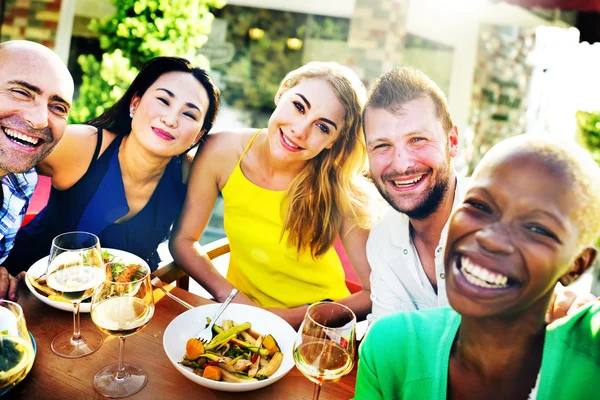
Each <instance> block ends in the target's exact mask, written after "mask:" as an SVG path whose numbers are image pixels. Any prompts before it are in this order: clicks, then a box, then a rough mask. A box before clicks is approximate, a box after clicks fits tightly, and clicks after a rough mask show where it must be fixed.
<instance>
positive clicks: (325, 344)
mask: <svg viewBox="0 0 600 400" xmlns="http://www.w3.org/2000/svg"><path fill="white" fill-rule="evenodd" d="M355 327H356V316H355V315H354V313H353V312H352V310H350V309H349V308H348V307H346V306H344V305H341V304H339V303H334V302H320V303H315V304H311V305H310V306H309V307H308V309H307V310H306V315H305V316H304V321H303V322H302V325H300V329H299V330H298V336H297V337H296V341H295V343H294V363H295V364H296V367H297V368H298V370H299V371H300V372H302V374H303V375H304V376H306V377H307V378H308V379H310V380H311V381H313V382H314V383H315V384H316V385H315V390H314V394H313V400H318V398H319V394H320V392H321V386H322V384H323V382H337V381H339V380H340V379H341V378H342V377H343V376H345V375H347V374H348V373H349V372H350V371H352V368H353V367H354V357H355V353H356V350H355V349H356V336H355V335H356V333H355Z"/></svg>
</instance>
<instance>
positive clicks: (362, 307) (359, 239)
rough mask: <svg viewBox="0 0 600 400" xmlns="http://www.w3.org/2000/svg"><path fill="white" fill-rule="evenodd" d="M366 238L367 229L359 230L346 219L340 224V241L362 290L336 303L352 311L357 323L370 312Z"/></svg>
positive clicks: (369, 270) (369, 271) (369, 272)
mask: <svg viewBox="0 0 600 400" xmlns="http://www.w3.org/2000/svg"><path fill="white" fill-rule="evenodd" d="M368 237H369V230H368V229H362V228H359V227H358V226H356V225H355V224H354V223H353V222H351V221H350V220H347V219H345V220H344V222H343V223H342V228H341V230H340V239H341V240H342V244H343V246H344V250H346V254H347V255H348V258H349V259H350V262H351V263H352V266H353V267H354V270H355V271H356V274H357V275H358V279H359V280H360V283H361V285H362V290H361V291H360V292H357V293H354V294H352V295H350V296H348V297H346V298H344V299H341V300H338V303H341V304H343V305H345V306H347V307H348V308H350V309H351V310H352V311H354V314H356V318H357V320H358V321H362V320H364V319H365V318H366V317H367V315H368V314H369V312H371V284H370V282H369V276H370V274H371V267H370V266H369V262H368V261H367V238H368Z"/></svg>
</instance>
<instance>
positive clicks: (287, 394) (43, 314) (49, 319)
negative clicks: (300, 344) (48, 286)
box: [5, 285, 356, 400]
mask: <svg viewBox="0 0 600 400" xmlns="http://www.w3.org/2000/svg"><path fill="white" fill-rule="evenodd" d="M24 286H25V285H23V288H21V291H20V293H19V296H20V297H19V301H18V303H19V304H20V305H21V306H22V307H23V310H24V313H25V318H26V320H27V327H28V329H29V330H30V331H31V333H32V334H33V336H34V337H35V340H36V342H37V356H36V359H35V363H34V365H33V368H32V370H31V372H30V373H29V375H28V376H27V377H26V378H25V379H24V380H23V381H22V382H21V383H20V384H19V385H17V386H16V387H15V388H13V389H12V391H10V392H9V393H8V394H7V395H6V396H5V398H6V399H32V400H33V399H35V400H38V399H44V400H49V399H60V400H71V399H88V398H90V399H91V398H93V399H104V398H105V397H103V396H101V395H99V394H98V393H96V392H95V391H94V388H93V387H92V379H93V377H94V375H95V374H96V372H97V371H98V370H100V369H101V368H102V367H104V366H106V365H108V364H112V363H116V362H117V355H118V339H117V338H115V337H105V341H104V343H103V344H102V347H101V348H100V349H99V350H98V351H96V352H95V353H93V354H91V355H89V356H87V357H83V358H79V359H67V358H62V357H58V356H56V355H55V354H54V353H52V350H50V342H51V341H52V339H53V338H54V337H55V336H56V335H57V334H58V333H60V332H62V331H65V330H71V329H73V325H72V324H73V316H72V314H71V313H68V312H65V311H60V310H57V309H54V308H52V307H50V306H48V305H46V304H44V303H42V302H41V301H39V300H38V299H37V298H35V297H34V296H33V295H32V294H31V293H30V292H29V290H28V289H27V288H26V287H24ZM169 290H170V291H171V293H173V294H174V295H176V296H178V297H180V298H182V299H184V300H185V301H187V302H188V303H190V304H192V305H195V306H199V305H203V304H209V303H211V301H210V300H207V299H205V298H202V297H199V296H196V295H194V294H192V293H189V292H187V291H184V290H181V289H179V288H176V287H172V288H169ZM154 299H155V302H156V309H155V312H154V317H153V318H152V321H151V322H150V323H149V324H148V326H147V327H146V328H145V329H144V330H142V331H141V332H139V333H137V334H136V335H133V336H131V337H129V338H127V340H126V341H125V361H129V362H134V363H136V364H138V365H140V366H141V367H142V368H144V369H145V370H146V372H147V373H148V383H147V384H146V386H145V387H144V388H143V389H142V390H141V391H140V392H138V393H137V394H135V395H133V396H131V397H128V399H169V400H171V399H185V400H191V399H199V398H201V399H248V400H250V399H253V400H259V399H260V400H264V399H270V400H286V399H294V400H301V399H311V398H312V397H311V396H312V392H313V384H312V383H311V382H310V381H309V380H308V379H306V378H305V377H304V376H303V375H302V374H301V373H300V372H299V371H298V370H297V369H296V368H293V369H292V370H291V371H290V372H289V373H288V374H287V375H286V376H285V377H283V378H282V379H281V380H279V381H278V382H275V383H274V384H272V385H269V386H267V387H266V388H264V389H259V390H255V391H251V392H244V393H228V392H218V391H213V390H210V389H207V388H204V387H203V386H200V385H197V384H195V383H194V382H192V381H190V380H188V379H187V378H185V377H184V376H183V375H181V374H180V373H179V372H178V371H177V370H176V369H175V368H174V367H173V365H171V363H170V362H169V359H168V358H167V355H166V354H165V352H164V350H163V346H162V339H163V333H164V331H165V329H166V328H167V325H168V324H169V323H170V322H171V321H172V320H173V319H174V318H175V317H176V316H177V315H179V314H181V313H182V312H184V311H186V309H185V308H184V307H182V306H180V305H179V304H177V303H175V302H174V301H173V300H171V299H169V298H168V297H166V296H164V295H163V293H162V292H160V291H159V290H158V289H157V290H155V291H154ZM81 326H82V327H85V328H91V329H95V326H94V324H93V322H92V320H91V318H90V316H89V314H81ZM355 382H356V368H355V369H354V370H353V371H352V373H351V374H350V375H348V376H346V377H344V378H343V379H342V380H341V381H340V382H337V383H333V384H325V385H324V386H323V390H322V391H321V396H320V399H321V400H334V399H335V400H337V399H344V400H347V399H350V398H352V397H353V396H354V385H355Z"/></svg>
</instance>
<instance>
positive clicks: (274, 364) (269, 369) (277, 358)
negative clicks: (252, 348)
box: [256, 351, 283, 376]
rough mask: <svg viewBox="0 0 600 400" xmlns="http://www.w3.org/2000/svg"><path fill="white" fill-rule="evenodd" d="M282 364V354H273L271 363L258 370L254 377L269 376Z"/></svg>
mask: <svg viewBox="0 0 600 400" xmlns="http://www.w3.org/2000/svg"><path fill="white" fill-rule="evenodd" d="M282 362H283V353H282V352H279V351H278V352H277V353H275V354H273V356H272V357H271V361H269V363H268V364H267V365H266V366H265V367H262V368H261V369H260V370H258V372H257V373H256V375H264V376H271V375H273V374H274V373H275V371H277V370H278V369H279V367H280V366H281V363H282Z"/></svg>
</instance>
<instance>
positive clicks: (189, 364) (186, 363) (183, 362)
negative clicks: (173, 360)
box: [179, 359, 206, 369]
mask: <svg viewBox="0 0 600 400" xmlns="http://www.w3.org/2000/svg"><path fill="white" fill-rule="evenodd" d="M205 363H206V360H205V361H204V362H198V361H191V360H185V359H184V360H181V361H179V364H181V365H183V366H184V367H190V368H194V369H195V368H202V367H203V366H204V364H205Z"/></svg>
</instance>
